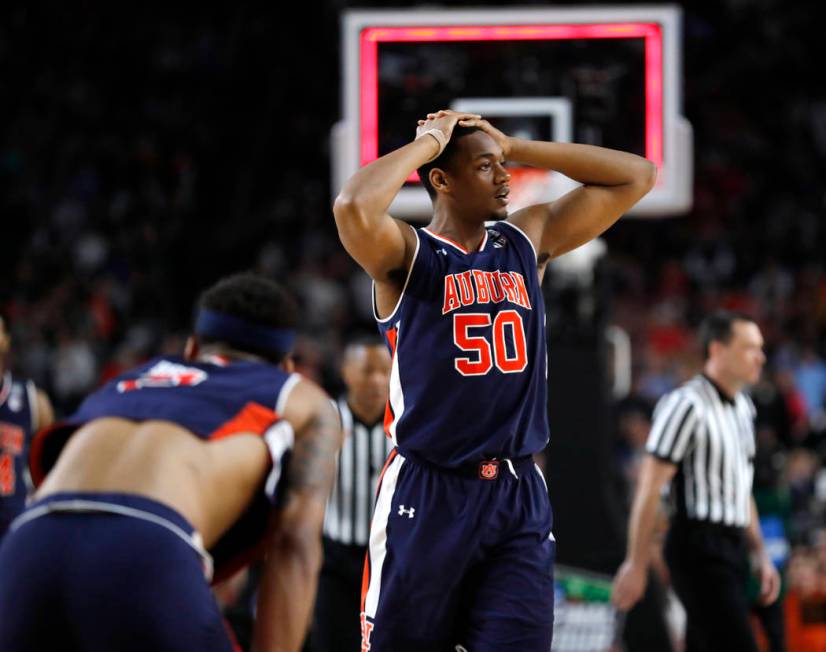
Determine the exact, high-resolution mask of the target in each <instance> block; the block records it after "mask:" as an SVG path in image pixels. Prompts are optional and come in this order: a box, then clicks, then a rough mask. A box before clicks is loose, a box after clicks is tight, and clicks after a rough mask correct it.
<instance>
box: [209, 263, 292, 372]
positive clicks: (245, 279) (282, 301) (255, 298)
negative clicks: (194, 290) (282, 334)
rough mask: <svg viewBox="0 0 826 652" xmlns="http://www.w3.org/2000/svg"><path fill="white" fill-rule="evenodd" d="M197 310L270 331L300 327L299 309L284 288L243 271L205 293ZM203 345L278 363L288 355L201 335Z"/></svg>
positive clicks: (269, 280) (257, 275)
mask: <svg viewBox="0 0 826 652" xmlns="http://www.w3.org/2000/svg"><path fill="white" fill-rule="evenodd" d="M197 307H198V308H199V309H201V308H204V309H207V310H214V311H216V312H222V313H224V314H227V315H232V316H233V317H238V318H239V319H243V320H245V321H248V322H250V323H253V324H259V325H261V326H268V327H270V328H284V329H294V328H295V327H296V325H297V324H298V307H297V305H296V303H295V301H294V300H293V298H292V297H291V296H290V294H289V293H288V292H287V290H285V289H284V288H283V287H281V285H279V284H278V283H276V282H275V281H273V280H271V279H268V278H266V277H264V276H260V275H259V274H254V273H252V272H243V273H240V274H233V275H232V276H227V277H226V278H222V279H221V280H220V281H218V282H217V283H215V284H214V285H213V286H211V287H209V288H207V289H206V290H204V292H203V293H202V294H201V296H200V297H199V299H198V304H197ZM200 341H201V343H202V344H220V345H222V346H225V347H227V348H230V349H235V350H237V351H243V352H244V353H251V354H253V355H257V356H259V357H261V358H264V359H265V360H267V361H268V362H271V363H273V364H278V363H280V362H282V361H283V360H284V358H286V357H287V352H283V353H276V352H273V351H270V350H267V349H256V348H255V347H250V346H246V345H245V346H239V345H235V344H232V343H230V342H218V341H215V340H211V339H209V338H204V337H203V336H201V338H200Z"/></svg>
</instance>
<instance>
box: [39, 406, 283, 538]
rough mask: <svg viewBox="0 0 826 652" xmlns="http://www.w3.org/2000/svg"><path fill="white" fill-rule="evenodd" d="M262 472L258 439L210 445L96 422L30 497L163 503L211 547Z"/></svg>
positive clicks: (146, 427)
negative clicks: (88, 495)
mask: <svg viewBox="0 0 826 652" xmlns="http://www.w3.org/2000/svg"><path fill="white" fill-rule="evenodd" d="M268 469H269V451H268V449H267V445H266V444H265V443H264V441H263V439H261V438H260V437H258V436H256V435H252V434H240V435H236V436H233V437H227V438H224V439H221V440H219V441H216V442H208V441H204V440H201V439H198V438H197V437H195V436H194V435H193V434H192V433H191V432H189V431H188V430H186V429H184V428H181V427H180V426H178V425H175V424H174V423H171V422H168V421H144V422H141V423H135V422H132V421H127V420H125V419H120V418H103V419H95V420H94V421H92V422H90V423H88V424H86V425H84V426H83V427H82V428H80V429H79V430H78V431H77V432H76V433H75V434H74V435H73V436H72V438H71V439H70V440H69V442H68V443H67V444H66V447H65V448H64V450H63V452H62V453H61V455H60V459H59V460H58V462H57V464H56V465H55V467H54V469H52V471H51V473H49V475H48V477H47V478H46V480H45V482H44V483H43V484H42V485H41V487H40V489H39V490H38V492H37V494H36V498H42V497H44V496H47V495H49V494H53V493H56V492H61V491H71V492H76V491H95V492H121V493H130V494H139V495H141V496H146V497H148V498H152V499H154V500H157V501H158V502H161V503H164V504H166V505H168V506H170V507H172V508H173V509H175V510H176V511H178V512H179V513H180V514H181V515H182V516H184V518H186V519H187V520H188V521H189V522H190V523H192V525H193V527H195V528H196V529H197V530H198V531H199V532H200V533H201V536H202V537H203V539H204V544H205V545H206V547H207V548H208V547H210V546H211V545H212V544H214V543H215V542H216V541H217V540H218V539H219V538H220V536H221V534H223V533H224V532H225V531H226V530H227V529H228V528H229V527H230V526H231V525H232V523H233V522H234V521H235V519H236V518H237V517H238V515H239V514H240V513H241V512H242V511H243V509H244V508H245V506H246V505H247V504H249V502H250V500H252V498H253V495H254V493H255V491H256V490H257V489H258V488H259V487H260V485H261V481H262V480H263V479H264V476H265V474H266V473H267V471H268Z"/></svg>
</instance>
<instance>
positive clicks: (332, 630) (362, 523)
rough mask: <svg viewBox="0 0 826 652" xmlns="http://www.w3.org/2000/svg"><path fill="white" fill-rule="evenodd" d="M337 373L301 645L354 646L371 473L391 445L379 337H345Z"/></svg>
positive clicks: (331, 649) (373, 481)
mask: <svg viewBox="0 0 826 652" xmlns="http://www.w3.org/2000/svg"><path fill="white" fill-rule="evenodd" d="M341 375H342V378H343V380H344V384H345V386H346V388H347V390H346V394H345V396H343V397H341V398H340V399H339V400H338V410H339V413H340V414H341V422H342V427H343V430H344V443H343V445H342V448H341V451H340V452H339V458H338V477H337V479H336V483H335V486H334V487H333V491H332V495H331V496H330V499H329V501H328V502H327V511H326V513H325V516H324V536H323V543H324V565H323V567H322V569H321V575H320V576H319V581H318V596H317V598H316V608H315V617H314V622H313V628H312V632H311V635H310V639H309V645H308V646H307V647H308V649H309V650H311V651H312V652H340V651H341V650H358V649H360V648H361V630H360V625H359V611H360V601H361V580H362V574H363V571H364V556H365V553H366V551H367V542H368V536H369V533H370V519H371V518H372V515H373V503H374V501H375V494H376V486H377V485H378V478H379V475H380V474H381V470H382V467H383V465H384V461H385V459H386V458H387V456H388V454H389V453H390V451H391V450H392V448H393V442H392V440H390V439H389V438H388V437H387V435H386V434H385V432H384V425H383V417H384V409H385V405H386V403H387V395H388V387H389V382H390V354H389V353H388V350H387V346H386V345H385V344H384V342H383V341H382V339H381V338H380V337H378V336H372V337H365V338H362V339H358V340H353V341H351V342H350V343H349V344H348V345H347V347H346V348H345V350H344V358H343V362H342V367H341Z"/></svg>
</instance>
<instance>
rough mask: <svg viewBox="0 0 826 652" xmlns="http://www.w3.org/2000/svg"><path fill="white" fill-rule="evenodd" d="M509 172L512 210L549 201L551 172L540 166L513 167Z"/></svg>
mask: <svg viewBox="0 0 826 652" xmlns="http://www.w3.org/2000/svg"><path fill="white" fill-rule="evenodd" d="M509 172H510V174H511V180H510V189H511V190H510V197H509V199H510V201H509V202H508V203H509V205H510V210H511V211H517V210H519V209H520V208H525V206H530V205H531V204H539V203H542V202H544V201H547V194H548V187H549V185H550V183H551V174H552V173H551V172H549V171H548V170H541V169H538V168H512V169H510V170H509Z"/></svg>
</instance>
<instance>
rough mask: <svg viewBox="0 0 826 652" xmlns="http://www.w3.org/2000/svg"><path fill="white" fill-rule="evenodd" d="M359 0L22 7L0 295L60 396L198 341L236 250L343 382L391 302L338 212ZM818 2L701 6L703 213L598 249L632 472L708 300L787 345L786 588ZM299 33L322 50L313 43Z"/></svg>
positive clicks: (762, 454)
mask: <svg viewBox="0 0 826 652" xmlns="http://www.w3.org/2000/svg"><path fill="white" fill-rule="evenodd" d="M343 4H345V3H342V2H339V3H335V2H330V3H325V4H323V5H321V6H320V7H318V8H316V9H314V10H313V13H312V15H311V14H310V8H304V9H301V8H300V7H299V9H300V11H304V12H306V15H302V14H301V13H299V14H298V15H296V16H293V17H286V16H285V15H284V14H283V13H282V12H276V11H275V10H270V13H267V10H256V11H253V10H247V9H243V8H241V9H238V8H234V9H233V8H225V9H207V8H203V7H202V8H201V9H200V11H201V12H202V13H200V14H198V15H196V16H191V15H187V14H184V13H183V10H181V12H182V13H181V14H179V15H177V14H175V13H174V10H167V12H168V13H164V14H162V15H154V14H151V13H150V10H149V9H145V10H144V9H140V8H132V9H128V10H127V9H124V8H122V7H118V8H117V9H114V8H106V7H101V8H99V9H95V10H94V11H91V10H90V11H88V12H86V13H82V12H75V11H74V9H71V8H69V7H66V8H63V9H50V12H52V13H50V14H49V15H44V14H39V13H37V11H38V10H37V9H33V8H31V7H27V6H15V3H11V4H9V5H6V6H4V8H3V9H2V13H3V16H2V19H0V60H2V61H3V62H4V63H3V74H2V75H0V89H1V90H2V93H3V96H4V97H5V98H7V101H6V102H5V103H4V106H3V107H2V109H0V111H2V115H3V137H2V140H0V214H2V224H3V230H2V233H3V236H2V238H0V265H2V275H0V311H2V314H4V315H5V316H6V318H7V320H8V322H9V323H10V326H11V330H12V334H13V337H14V357H13V364H14V368H15V369H16V370H17V371H19V372H20V373H22V374H23V375H26V376H29V377H30V378H32V379H34V380H35V382H37V383H38V385H39V386H40V387H42V388H44V389H45V390H46V391H47V392H48V393H49V394H50V395H51V397H52V400H53V402H54V404H55V405H56V407H57V410H58V412H59V413H66V412H67V411H69V410H71V409H72V408H73V407H74V406H75V405H76V404H77V402H78V400H79V399H80V398H81V397H82V396H83V395H84V394H85V393H86V392H88V391H89V390H90V389H92V388H93V387H95V386H96V385H98V384H99V383H100V382H102V381H103V380H105V379H107V378H108V377H111V376H112V375H113V374H115V373H117V372H118V371H119V370H121V369H123V368H124V367H126V366H129V365H131V364H133V363H135V362H137V361H139V360H142V359H145V358H146V357H148V356H150V355H154V354H156V353H158V352H165V353H169V352H175V351H179V350H181V348H182V346H183V338H184V337H185V334H186V332H187V327H188V324H189V320H190V317H191V314H192V313H191V308H192V306H191V299H192V297H193V296H194V294H195V293H196V291H197V290H198V289H199V288H200V287H203V286H205V285H207V284H208V283H210V282H212V281H213V280H214V279H215V278H217V277H218V276H220V275H223V274H225V273H227V272H230V271H234V270H237V269H240V268H247V269H250V268H252V269H257V270H260V271H261V272H263V273H266V274H268V275H271V276H273V277H276V278H279V279H281V280H282V281H285V282H286V283H287V285H288V286H289V287H291V288H292V290H293V291H294V292H295V294H296V295H297V296H298V297H299V299H300V301H301V304H302V307H303V309H304V315H305V321H304V335H303V336H302V339H301V341H300V343H299V347H298V361H299V364H300V368H301V370H302V371H303V372H304V373H306V374H308V375H310V376H312V377H314V378H315V379H317V380H319V381H320V382H322V383H323V384H325V385H326V386H328V387H330V388H331V389H335V388H336V384H337V382H338V381H337V379H336V377H335V374H334V372H333V371H332V370H334V369H335V367H336V362H337V361H336V356H337V354H338V348H339V343H340V342H341V340H342V338H343V337H344V336H345V335H346V334H347V333H349V332H350V331H353V330H359V329H364V328H370V327H371V320H372V316H371V308H370V286H369V282H368V280H367V278H366V277H365V276H364V275H363V274H362V273H361V272H359V271H358V270H357V269H356V268H355V267H354V265H353V264H352V262H351V261H350V259H349V257H348V256H347V255H346V253H345V252H344V251H343V250H342V249H341V247H340V245H339V243H338V240H337V238H336V233H335V228H334V225H333V222H332V216H331V214H330V209H329V206H330V201H331V197H330V193H329V182H328V175H329V152H328V146H327V142H328V134H329V130H330V128H331V126H332V124H333V122H334V121H335V120H336V119H337V117H338V106H339V99H338V98H339V87H338V84H339V80H338V63H337V62H338V60H339V54H338V53H339V49H338V38H339V34H338V28H339V26H338V12H339V10H340V9H341V8H342V6H343ZM370 4H371V3H370V2H364V3H360V6H367V5H370ZM373 4H375V3H373ZM457 4H458V3H457ZM474 4H476V5H484V4H487V3H485V2H476V3H474ZM524 4H531V3H530V2H527V3H524ZM706 4H707V5H708V6H706ZM816 6H817V5H816V3H815V2H814V1H813V0H811V1H807V2H801V3H795V4H794V5H793V6H789V5H788V4H783V5H782V4H781V3H780V2H779V0H762V1H761V2H756V3H744V2H738V1H736V0H728V1H727V2H725V3H693V4H692V5H690V6H687V7H686V10H685V15H684V28H685V42H684V58H685V78H686V83H685V88H684V104H685V111H684V113H685V114H686V115H687V116H688V118H689V120H690V121H691V123H692V125H693V128H694V134H695V160H696V178H695V194H694V208H693V210H692V212H691V213H690V214H689V215H687V216H685V217H682V218H672V219H668V220H625V221H623V222H621V223H620V224H618V225H617V226H616V227H615V228H614V229H613V230H612V231H611V232H610V233H609V234H608V235H607V236H606V238H605V241H606V243H607V245H608V246H607V250H608V254H607V256H606V258H605V260H604V266H603V267H604V270H605V275H606V278H607V279H608V283H609V285H610V292H609V296H610V297H611V299H610V306H609V309H608V314H609V319H610V321H611V322H612V323H613V324H615V325H618V326H620V327H621V328H623V329H624V330H625V331H626V332H627V333H628V334H629V335H630V337H631V341H632V344H633V352H634V358H633V364H634V370H633V378H634V380H633V389H632V393H631V395H630V396H629V397H627V398H625V399H624V400H623V401H622V402H621V403H620V404H619V405H618V406H617V411H618V418H617V433H618V434H617V450H618V456H617V459H618V465H619V467H620V468H621V469H622V470H623V472H625V473H626V474H627V475H628V476H629V478H631V479H633V473H634V468H635V464H636V461H637V460H638V458H639V454H640V450H641V447H642V445H643V443H644V440H645V437H646V435H647V432H648V428H649V427H650V411H651V408H652V406H653V404H654V402H655V401H656V400H657V398H658V397H659V396H661V395H662V394H663V393H664V392H666V391H668V390H670V389H672V388H673V387H675V386H677V385H678V384H680V383H681V382H682V381H683V380H685V379H686V378H688V377H690V376H691V375H693V374H694V373H696V371H697V370H698V369H699V366H700V364H701V360H700V357H699V351H698V349H697V346H696V344H695V341H694V335H695V333H694V328H695V327H696V325H697V324H698V323H699V321H700V319H701V318H702V316H703V315H705V314H706V313H707V312H708V311H709V310H711V309H713V308H715V307H720V306H722V307H728V308H733V309H738V310H743V311H746V312H748V313H750V314H753V315H754V316H755V317H756V318H757V319H758V322H759V324H760V326H761V329H762V332H763V335H764V337H765V339H766V353H767V357H768V361H767V364H766V368H765V372H764V375H763V378H762V380H761V382H760V384H759V385H758V386H757V387H755V388H754V389H753V396H754V399H755V402H756V404H757V406H758V423H759V426H758V458H757V461H756V467H757V473H756V493H757V494H758V498H759V500H761V501H762V503H763V506H764V507H766V509H768V511H770V512H772V513H774V514H776V515H777V516H778V517H779V518H780V520H781V522H782V524H783V537H784V538H785V541H786V543H787V545H788V551H787V554H786V555H785V556H784V557H783V559H784V565H785V568H786V580H787V584H788V587H789V588H790V589H791V588H793V589H794V590H796V591H797V592H799V594H801V595H803V596H807V597H822V598H823V599H824V600H826V466H825V465H824V460H826V269H824V267H826V256H824V251H826V220H824V217H826V186H824V184H823V180H824V179H826V84H824V82H823V77H822V71H820V70H819V64H818V62H822V61H824V60H826V52H824V48H825V47H826V46H825V45H824V40H823V39H822V38H821V37H820V34H819V33H818V29H816V28H817V24H816V23H815V22H814V21H811V20H810V13H811V11H812V10H813V9H814V8H815V7H816ZM781 7H782V8H781ZM55 11H56V12H57V13H54V12H55ZM124 12H127V13H126V14H124ZM310 18H312V23H311V26H310V27H308V22H307V21H308V20H309V19H310ZM274 25H277V27H278V29H277V31H278V35H275V34H274V33H273V26H274ZM127 26H128V29H127ZM285 35H289V38H288V37H287V36H285ZM298 35H300V36H301V37H302V38H303V41H302V46H303V47H305V48H307V49H308V50H312V53H311V58H312V61H313V63H312V64H311V63H310V58H309V55H308V58H307V59H306V60H303V59H302V55H296V50H295V48H296V46H297V44H298V40H297V39H298V38H299V36H298ZM319 62H322V63H319ZM324 62H326V63H324ZM302 67H303V68H302ZM299 69H301V70H300V72H301V74H297V72H298V71H299ZM12 99H13V101H12ZM551 274H553V270H551ZM778 545H781V544H778ZM781 547H782V545H781Z"/></svg>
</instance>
